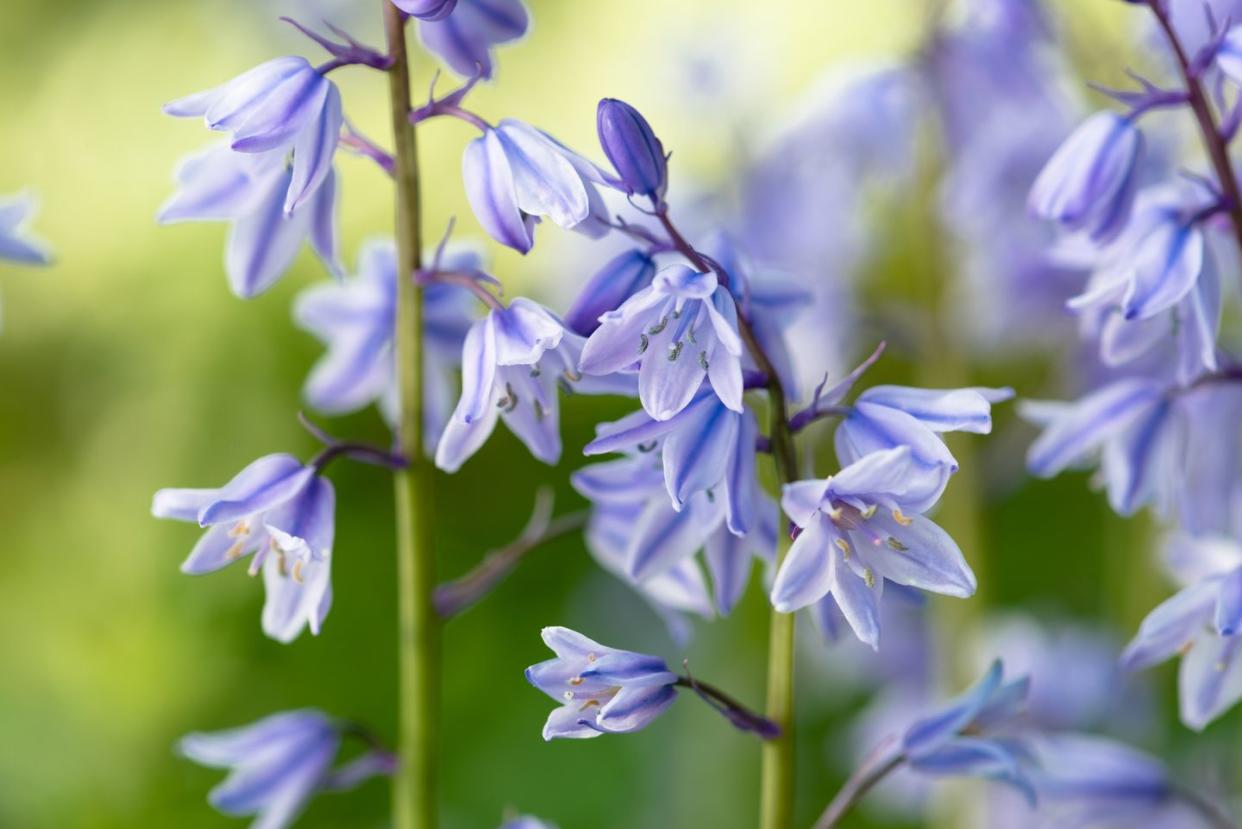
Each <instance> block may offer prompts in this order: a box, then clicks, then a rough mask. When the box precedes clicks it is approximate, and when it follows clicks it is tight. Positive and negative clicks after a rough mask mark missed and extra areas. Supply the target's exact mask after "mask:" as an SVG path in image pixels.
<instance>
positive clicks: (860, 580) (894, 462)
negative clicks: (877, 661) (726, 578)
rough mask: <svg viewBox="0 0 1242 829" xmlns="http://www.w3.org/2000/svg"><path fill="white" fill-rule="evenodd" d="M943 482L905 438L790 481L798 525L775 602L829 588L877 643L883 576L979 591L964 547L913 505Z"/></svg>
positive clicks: (788, 497)
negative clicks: (830, 472) (834, 470)
mask: <svg viewBox="0 0 1242 829" xmlns="http://www.w3.org/2000/svg"><path fill="white" fill-rule="evenodd" d="M941 488H942V484H941V481H940V476H939V474H938V472H937V471H936V470H927V469H926V468H923V467H922V466H921V465H920V464H919V463H918V462H917V461H916V460H915V458H914V455H913V453H912V452H911V450H910V448H909V447H906V446H902V447H898V448H896V449H886V450H882V451H879V452H873V453H871V454H869V455H866V456H864V457H862V458H861V459H859V460H857V461H855V462H854V463H852V464H850V465H849V466H847V467H845V468H844V469H842V470H841V471H840V472H839V473H838V474H836V475H834V476H833V477H831V478H828V479H827V480H811V481H798V482H796V483H793V484H786V485H785V487H784V491H783V496H782V498H781V507H782V509H784V511H785V514H786V515H788V516H789V517H790V518H791V519H792V520H793V522H794V523H795V524H797V525H798V527H800V528H801V530H802V531H801V532H800V533H799V535H798V537H797V538H796V539H795V540H794V543H793V546H792V547H791V548H790V550H789V553H788V555H787V556H786V557H785V560H784V561H783V562H782V564H781V568H780V571H779V572H778V573H777V575H776V581H775V583H774V584H773V585H772V592H771V599H772V604H773V606H774V607H775V608H776V609H777V610H778V611H781V612H783V613H791V612H793V611H795V610H797V609H799V608H802V607H806V606H808V605H811V604H813V603H815V602H818V601H819V600H821V599H823V598H824V597H825V596H826V595H828V594H829V593H831V594H832V597H833V598H834V599H835V600H836V602H837V604H838V605H839V606H840V608H841V611H842V613H843V614H844V616H845V618H846V621H848V622H849V624H850V627H851V628H852V629H853V630H854V633H855V635H856V636H858V638H859V639H861V640H862V641H863V642H866V643H867V644H869V645H871V646H872V647H873V648H878V647H879V640H880V616H879V602H880V597H881V595H882V593H883V588H884V582H885V580H888V581H892V582H894V583H896V584H902V585H906V586H908V587H916V588H918V589H920V590H929V591H932V592H936V593H942V594H944V595H948V596H956V597H959V598H965V597H967V596H971V595H973V594H974V592H975V586H976V585H975V575H974V573H973V572H971V570H970V566H969V565H967V563H966V560H965V559H964V558H963V557H962V553H961V550H959V549H958V547H957V544H956V543H954V541H953V539H952V538H950V537H949V535H948V534H947V533H946V532H945V531H944V530H942V529H941V528H940V527H938V526H937V525H936V524H935V523H933V522H932V521H930V520H929V519H927V518H926V517H924V516H923V515H921V514H919V513H918V509H916V507H917V508H920V509H921V508H923V505H924V504H928V503H929V499H930V496H931V495H932V494H933V493H936V492H938V491H939V490H940V489H941ZM905 510H910V514H909V515H907V514H906V512H905Z"/></svg>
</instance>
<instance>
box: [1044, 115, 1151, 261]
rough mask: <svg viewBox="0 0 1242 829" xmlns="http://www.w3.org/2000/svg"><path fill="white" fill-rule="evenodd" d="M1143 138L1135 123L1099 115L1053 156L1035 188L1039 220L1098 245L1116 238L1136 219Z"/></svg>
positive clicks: (1085, 124)
mask: <svg viewBox="0 0 1242 829" xmlns="http://www.w3.org/2000/svg"><path fill="white" fill-rule="evenodd" d="M1142 153H1143V134H1142V133H1141V132H1140V131H1139V129H1138V127H1136V126H1135V125H1134V123H1133V121H1131V120H1130V119H1129V118H1127V117H1125V116H1122V115H1118V114H1117V113H1115V112H1097V113H1096V114H1095V115H1092V116H1091V117H1090V118H1088V119H1087V120H1086V121H1085V122H1083V124H1082V126H1080V127H1079V128H1078V129H1076V130H1075V131H1074V132H1073V134H1071V135H1070V137H1069V138H1067V139H1066V140H1065V143H1063V144H1062V145H1061V147H1060V148H1059V149H1058V150H1057V151H1056V153H1054V154H1053V156H1052V158H1050V159H1049V160H1048V163H1047V165H1045V166H1044V169H1043V171H1041V172H1040V174H1039V177H1038V178H1037V179H1035V184H1034V185H1033V186H1032V187H1031V196H1030V208H1031V211H1032V212H1033V213H1035V215H1037V216H1040V217H1041V218H1044V219H1050V220H1053V221H1056V222H1058V223H1059V224H1060V225H1061V226H1062V227H1064V228H1065V229H1067V230H1071V231H1082V232H1084V233H1086V234H1088V235H1089V236H1091V237H1092V238H1093V239H1097V240H1107V239H1110V238H1112V237H1114V236H1116V235H1117V234H1118V233H1119V232H1120V231H1121V229H1122V228H1123V227H1125V224H1126V221H1127V220H1128V219H1129V217H1130V208H1131V206H1132V204H1133V202H1134V194H1135V189H1136V186H1137V178H1138V176H1137V170H1138V167H1139V162H1140V160H1141V158H1142Z"/></svg>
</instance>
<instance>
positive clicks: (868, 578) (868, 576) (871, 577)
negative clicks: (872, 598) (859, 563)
mask: <svg viewBox="0 0 1242 829" xmlns="http://www.w3.org/2000/svg"><path fill="white" fill-rule="evenodd" d="M863 581H865V582H866V583H867V586H868V587H875V573H873V572H872V571H871V568H870V567H868V568H867V569H866V570H863Z"/></svg>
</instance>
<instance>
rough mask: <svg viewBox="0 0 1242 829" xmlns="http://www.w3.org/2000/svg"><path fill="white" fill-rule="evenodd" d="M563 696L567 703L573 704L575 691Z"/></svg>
mask: <svg viewBox="0 0 1242 829" xmlns="http://www.w3.org/2000/svg"><path fill="white" fill-rule="evenodd" d="M561 696H563V697H564V698H565V701H566V702H572V701H573V698H574V692H573V691H566V692H565V693H563V694H561Z"/></svg>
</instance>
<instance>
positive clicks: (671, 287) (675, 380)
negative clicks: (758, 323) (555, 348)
mask: <svg viewBox="0 0 1242 829" xmlns="http://www.w3.org/2000/svg"><path fill="white" fill-rule="evenodd" d="M600 323H601V324H600V327H599V328H598V329H596V331H595V332H594V333H593V334H591V336H590V338H589V339H588V340H587V342H586V346H585V347H584V348H583V350H582V363H581V368H582V371H583V372H584V373H586V374H596V375H604V374H612V373H614V372H620V371H628V370H633V369H634V368H636V367H637V369H638V395H639V400H641V401H642V404H643V408H644V409H646V410H647V413H648V414H650V415H651V416H652V417H653V418H655V419H656V420H668V419H669V418H671V417H673V416H674V415H676V414H677V413H678V412H680V411H681V410H682V409H684V408H686V406H688V405H689V404H690V401H691V400H692V399H694V396H695V394H696V393H697V392H698V390H699V387H700V386H701V385H702V384H703V379H704V378H707V380H708V381H709V382H710V383H711V387H712V389H713V390H714V391H715V393H716V395H717V396H719V398H720V400H721V401H722V402H723V403H724V404H725V405H726V406H728V407H729V408H730V409H732V410H733V411H735V412H740V411H742V363H741V356H742V340H741V338H740V337H739V336H738V333H737V307H736V306H735V305H734V302H733V298H732V297H731V296H730V295H729V292H728V290H727V289H725V288H724V287H723V286H721V285H720V284H719V283H718V282H717V280H716V275H715V274H714V273H696V272H695V271H694V270H693V269H691V268H687V267H684V266H681V265H673V266H670V267H667V268H664V269H662V270H660V272H659V273H657V274H656V276H655V281H654V282H653V283H652V284H651V286H650V287H648V288H644V289H643V290H641V291H639V292H638V293H637V294H635V295H634V296H632V297H631V298H630V299H629V300H627V301H626V302H625V304H623V305H622V306H621V307H620V308H618V309H617V310H616V311H612V312H609V313H607V314H604V315H603V317H602V318H601V320H600Z"/></svg>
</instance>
